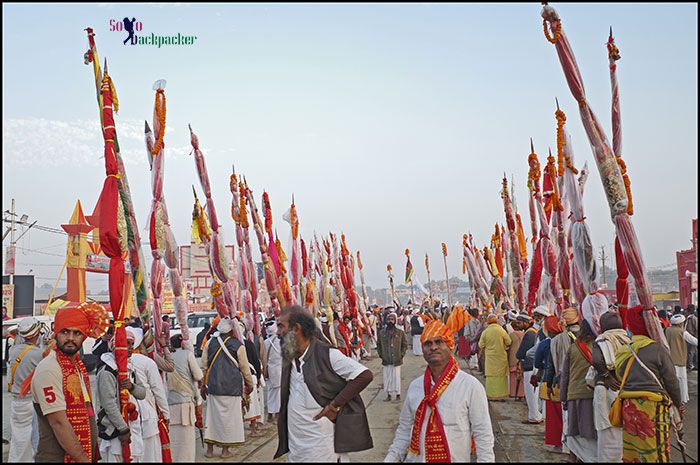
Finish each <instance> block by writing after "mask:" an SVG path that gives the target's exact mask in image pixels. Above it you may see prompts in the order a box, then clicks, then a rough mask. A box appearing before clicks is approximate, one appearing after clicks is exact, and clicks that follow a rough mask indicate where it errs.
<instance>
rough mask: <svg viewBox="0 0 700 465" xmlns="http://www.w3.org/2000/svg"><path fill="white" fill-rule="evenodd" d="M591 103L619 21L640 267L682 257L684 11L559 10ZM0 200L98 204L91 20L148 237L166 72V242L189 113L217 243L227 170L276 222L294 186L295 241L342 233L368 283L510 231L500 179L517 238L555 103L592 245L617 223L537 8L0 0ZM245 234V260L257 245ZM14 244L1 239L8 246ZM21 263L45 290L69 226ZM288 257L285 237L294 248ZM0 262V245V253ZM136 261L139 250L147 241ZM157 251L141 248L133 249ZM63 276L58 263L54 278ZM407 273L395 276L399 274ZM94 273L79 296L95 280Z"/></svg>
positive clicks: (687, 91) (176, 222)
mask: <svg viewBox="0 0 700 465" xmlns="http://www.w3.org/2000/svg"><path fill="white" fill-rule="evenodd" d="M553 6H554V7H555V8H556V9H557V11H558V12H559V14H560V16H561V18H562V23H563V27H564V31H565V32H566V34H567V36H568V38H569V41H570V43H571V46H572V47H573V51H574V53H575V56H576V60H577V62H578V65H579V68H580V69H581V73H582V76H583V81H584V85H585V89H586V95H587V98H588V101H589V103H590V105H591V107H592V108H593V110H594V112H595V113H596V115H597V116H598V118H599V120H600V121H601V122H602V123H603V125H604V128H605V130H606V132H607V134H608V137H609V138H610V136H611V130H610V124H611V123H610V103H611V96H610V77H609V71H608V60H607V51H606V48H605V45H604V44H605V42H606V40H607V35H608V30H609V27H610V26H612V27H613V31H614V35H615V38H616V43H617V45H618V47H619V49H620V53H621V56H622V59H621V60H620V61H619V62H618V79H619V86H620V99H621V109H622V137H623V158H624V160H625V162H626V163H627V167H628V173H629V176H630V180H631V183H632V195H633V199H634V205H635V214H634V216H633V217H632V222H633V224H634V226H635V229H636V231H637V235H638V238H639V242H640V245H641V247H642V253H643V256H644V261H645V263H646V265H647V267H661V266H667V265H668V266H670V265H673V264H675V260H676V258H675V252H676V251H677V250H681V249H687V248H689V247H690V237H691V219H692V218H695V217H697V207H698V204H697V191H698V183H697V179H698V178H697V171H698V155H697V153H698V137H697V134H698V133H697V123H698V121H697V115H698V107H697V102H698V99H697V84H698V81H697V80H698V63H697V54H698V53H697V42H698V41H697V38H698V37H697V35H698V25H697V8H698V7H697V5H696V4H670V3H664V4H649V3H646V4H631V3H627V4H608V3H599V4H553ZM2 10H3V15H2V16H3V18H2V21H3V32H2V34H3V41H2V51H3V56H2V64H3V76H2V79H3V90H2V96H3V102H2V119H3V141H2V144H3V152H2V153H3V155H2V167H3V170H2V172H3V174H2V197H3V199H2V208H3V211H4V210H8V209H9V208H10V206H11V199H12V198H14V199H16V204H17V207H16V208H17V212H18V213H19V214H22V213H26V214H28V215H29V217H30V220H29V221H30V222H31V221H34V220H37V221H38V223H37V224H39V225H42V226H47V227H51V228H60V226H59V225H60V224H62V223H66V222H67V220H68V219H69V217H70V215H71V212H72V210H73V207H74V205H75V202H76V200H77V199H80V201H81V202H82V205H83V209H84V210H85V213H86V214H89V213H91V212H92V209H93V208H94V205H95V202H96V200H97V197H98V195H99V192H100V190H101V187H102V184H103V182H104V176H105V171H104V160H103V159H102V158H101V157H102V151H103V142H102V136H101V133H100V131H99V114H98V107H97V102H96V98H95V87H94V78H93V71H92V67H91V66H86V65H85V64H84V63H83V54H84V53H85V51H86V50H87V48H88V43H87V38H86V33H85V31H84V29H85V28H86V27H88V26H90V27H92V28H94V30H95V40H96V44H97V48H98V53H99V55H100V57H101V59H104V58H105V57H106V58H107V60H108V66H109V72H110V75H111V76H112V78H113V80H114V83H115V86H116V89H117V93H118V97H119V102H120V111H119V114H118V116H117V117H116V125H117V132H118V135H119V141H120V144H121V147H122V156H123V158H124V161H125V164H126V171H127V175H128V178H129V183H130V185H131V191H132V196H133V201H134V204H135V210H136V215H137V221H138V226H139V229H140V231H141V236H142V239H143V240H144V241H147V237H148V234H147V217H148V213H149V210H150V203H151V191H150V171H149V165H148V162H147V157H146V152H145V148H144V142H143V122H144V120H146V119H147V120H149V124H150V122H151V121H152V115H153V104H154V91H153V89H152V86H153V83H154V81H156V80H157V79H165V80H166V81H167V86H166V97H167V129H166V135H165V146H166V149H165V153H166V165H165V171H166V172H165V181H164V196H165V199H166V202H167V205H168V210H169V212H170V220H171V224H172V227H173V231H174V233H175V236H176V239H177V241H178V242H179V243H180V244H181V245H182V244H187V243H189V235H190V226H191V212H192V204H193V197H192V188H191V186H192V185H194V186H195V187H196V189H197V191H198V195H199V196H200V198H202V197H203V194H202V189H201V187H200V185H199V182H198V179H197V175H196V170H195V164H194V157H193V156H191V155H190V151H191V146H190V144H189V134H188V130H187V125H188V123H190V124H192V127H193V129H194V131H195V133H196V134H197V135H198V136H199V140H200V147H201V148H202V151H203V153H204V155H205V159H206V163H207V168H208V171H209V175H210V181H211V185H212V191H213V198H214V203H215V206H216V209H217V213H218V217H219V218H220V221H221V223H222V225H223V234H224V238H225V240H226V242H227V243H232V242H234V240H235V239H234V236H235V234H234V222H233V220H232V219H231V216H230V204H231V193H230V190H229V187H228V186H229V175H230V173H231V166H232V164H235V167H236V171H237V172H238V173H240V174H244V175H245V176H246V178H247V180H248V183H249V185H250V187H251V189H252V190H253V192H254V195H255V196H256V199H257V200H256V201H257V204H258V206H259V207H260V206H261V204H262V202H261V195H262V193H263V190H265V191H267V192H268V194H269V195H270V199H271V204H272V211H273V216H274V222H273V224H274V226H275V228H276V229H277V231H278V233H279V236H280V239H281V240H282V241H283V243H284V244H286V243H287V240H288V238H289V237H290V232H289V225H288V224H287V223H286V222H284V221H283V220H282V215H283V213H284V212H285V211H287V209H288V208H289V205H290V203H291V198H292V195H294V199H295V202H296V206H297V211H298V213H299V218H300V230H301V234H302V237H304V238H307V239H308V238H310V237H311V236H312V235H313V233H314V232H317V233H318V234H319V235H327V233H328V232H329V231H333V232H336V233H341V232H343V233H345V235H346V237H347V243H348V247H349V248H350V249H351V250H352V251H356V250H360V251H361V254H362V261H363V264H364V271H365V278H366V283H367V285H369V286H372V287H375V288H378V287H379V288H381V287H386V286H387V277H386V265H387V264H392V266H393V268H394V273H395V275H397V276H402V275H403V269H404V266H405V256H404V250H405V249H406V248H409V249H410V250H411V254H412V261H413V264H414V268H415V270H416V276H417V277H418V278H419V279H420V280H421V281H423V282H425V281H426V280H427V277H426V274H425V268H424V266H423V260H424V257H425V254H426V253H428V254H429V256H430V262H431V277H432V278H433V279H434V280H435V279H442V278H443V277H444V276H443V275H444V272H443V266H442V260H441V248H440V244H441V243H442V242H445V243H446V244H447V248H448V257H447V260H448V269H449V273H450V276H459V277H462V278H463V279H465V276H464V275H462V273H461V271H462V270H461V238H462V235H463V234H464V233H465V232H471V233H472V235H473V237H474V240H475V243H476V244H477V245H479V246H483V245H487V243H488V241H489V239H490V235H491V233H492V231H493V227H494V224H495V223H496V222H498V223H501V224H503V223H504V222H505V220H504V214H503V204H502V200H501V198H500V196H499V189H500V187H501V179H502V177H503V173H504V172H505V173H506V174H507V177H508V179H509V181H510V180H511V177H512V179H514V181H515V193H516V201H517V204H518V206H519V210H520V212H521V214H522V217H523V226H524V227H525V229H526V233H528V235H529V217H528V209H527V188H526V181H527V171H528V166H527V156H528V154H529V153H530V150H529V139H530V137H532V138H533V140H534V144H535V151H536V152H537V154H538V155H539V158H540V161H541V162H543V164H544V161H545V158H546V153H547V148H548V147H551V148H552V149H553V150H555V151H556V120H555V118H554V111H555V109H556V108H555V102H554V99H555V97H557V98H558V100H559V103H560V105H561V108H562V110H564V111H565V112H566V114H567V117H568V120H567V128H568V130H569V132H570V134H571V138H572V142H573V147H572V149H573V152H574V155H575V164H576V166H578V167H579V168H580V167H581V166H582V165H583V163H584V162H588V166H589V168H591V175H590V177H589V179H588V183H587V184H586V189H585V194H584V206H585V209H586V217H587V223H588V225H589V227H590V229H591V233H592V240H593V245H594V246H595V247H596V248H597V249H599V248H600V247H601V246H605V249H606V254H611V250H610V248H611V246H612V243H613V240H614V228H613V225H612V222H611V219H610V213H609V209H608V207H607V202H606V200H605V197H604V193H603V189H602V183H601V181H600V177H599V175H598V173H597V170H596V169H595V162H594V160H593V157H592V153H591V149H590V146H589V144H588V140H587V138H586V136H585V133H584V131H583V126H582V124H581V119H580V117H579V115H578V112H577V111H576V110H577V104H576V101H575V100H574V98H573V97H572V96H571V93H570V92H569V89H568V87H567V86H566V81H565V79H564V76H563V73H562V70H561V66H560V64H559V61H558V59H557V56H556V51H555V49H554V46H552V45H551V44H550V43H549V42H547V40H546V39H545V37H544V35H543V31H542V19H541V17H540V10H541V7H540V5H539V4H537V3H532V4H527V3H525V4H282V5H279V4H275V5H272V4H259V3H256V4H235V5H227V4H211V5H207V4H184V3H183V4H169V5H149V4H8V3H3V6H2ZM125 16H127V17H129V18H132V17H135V18H136V20H137V21H140V22H141V24H142V31H140V32H137V35H139V34H143V35H144V36H150V35H151V33H154V34H155V35H163V36H164V35H177V34H178V33H180V34H181V35H183V36H184V35H187V36H196V39H195V41H194V44H193V45H180V46H175V45H169V46H166V45H164V46H161V47H160V48H158V47H156V46H149V45H135V46H132V45H123V43H122V41H123V40H124V39H125V38H126V33H125V32H124V31H122V32H119V31H110V20H114V22H118V21H121V19H122V18H124V17H125ZM252 236H253V237H252V238H251V241H252V246H253V250H254V255H257V256H259V254H258V253H257V250H258V249H257V243H256V241H255V239H254V234H253V235H252ZM8 242H9V239H7V240H5V241H4V242H3V247H5V246H7V245H8ZM17 245H18V246H19V247H20V249H19V250H18V253H17V273H18V274H22V273H25V272H28V271H29V270H33V273H34V274H35V275H36V276H37V286H40V285H42V284H44V283H49V284H51V285H53V283H54V281H55V279H56V277H57V275H58V272H59V270H60V269H61V265H62V264H63V258H64V254H65V248H66V236H62V235H60V234H53V233H49V232H45V231H39V230H33V231H30V232H29V233H28V234H26V235H25V236H24V237H23V238H22V239H21V240H20V241H19V242H18V244H17ZM287 250H288V248H287ZM3 253H4V252H3ZM144 255H145V256H146V257H150V248H149V246H148V245H147V244H144ZM148 261H149V263H150V259H149V260H148ZM62 280H63V281H65V276H64V277H63V279H62ZM400 281H402V279H401V278H398V279H397V282H400ZM106 283H107V278H106V275H91V276H90V278H89V281H88V288H89V289H94V290H95V291H97V290H100V289H103V288H106Z"/></svg>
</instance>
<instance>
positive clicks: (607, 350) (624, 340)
mask: <svg viewBox="0 0 700 465" xmlns="http://www.w3.org/2000/svg"><path fill="white" fill-rule="evenodd" d="M595 341H596V343H597V344H598V346H599V347H600V350H601V352H602V353H603V358H604V359H605V365H606V366H607V367H608V370H614V369H615V354H617V351H618V350H620V348H621V347H624V346H626V345H627V344H629V343H630V338H629V336H627V331H626V330H624V329H609V330H607V331H605V332H604V333H603V334H601V335H600V336H598V337H597V338H596V340H595Z"/></svg>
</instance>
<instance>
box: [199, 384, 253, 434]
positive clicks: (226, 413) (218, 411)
mask: <svg viewBox="0 0 700 465" xmlns="http://www.w3.org/2000/svg"><path fill="white" fill-rule="evenodd" d="M241 400H242V398H241V397H240V396H214V395H209V396H208V397H207V421H206V425H205V428H204V442H206V443H209V444H214V445H217V446H233V445H235V444H240V443H242V442H244V441H245V433H244V429H243V407H241Z"/></svg>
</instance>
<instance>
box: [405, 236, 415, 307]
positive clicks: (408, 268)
mask: <svg viewBox="0 0 700 465" xmlns="http://www.w3.org/2000/svg"><path fill="white" fill-rule="evenodd" d="M404 253H405V254H406V279H405V284H410V285H411V303H413V304H415V303H416V297H415V295H414V294H413V265H412V264H411V251H410V250H408V249H406V251H405V252H404Z"/></svg>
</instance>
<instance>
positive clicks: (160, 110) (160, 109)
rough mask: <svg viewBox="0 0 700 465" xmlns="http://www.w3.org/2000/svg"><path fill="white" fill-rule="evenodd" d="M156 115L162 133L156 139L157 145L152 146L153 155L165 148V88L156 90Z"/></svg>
mask: <svg viewBox="0 0 700 465" xmlns="http://www.w3.org/2000/svg"><path fill="white" fill-rule="evenodd" d="M156 116H157V117H158V123H159V124H160V133H159V134H158V138H157V139H156V143H155V145H154V146H153V147H152V148H151V155H157V154H158V152H160V150H161V149H162V148H163V138H164V137H165V90H164V89H158V90H157V91H156Z"/></svg>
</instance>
